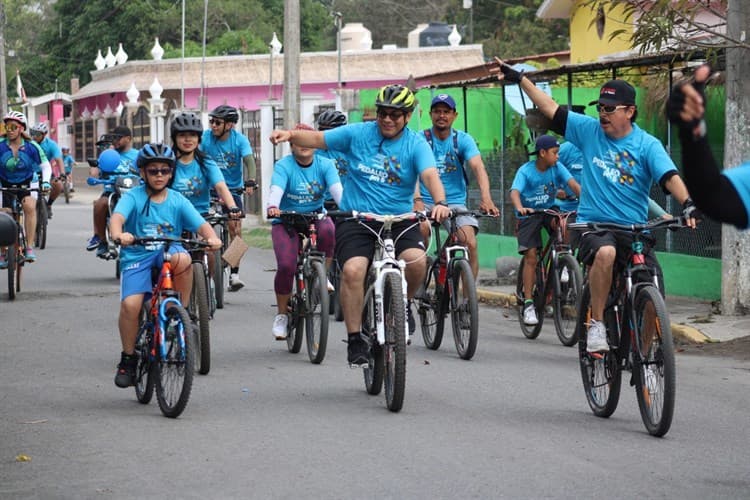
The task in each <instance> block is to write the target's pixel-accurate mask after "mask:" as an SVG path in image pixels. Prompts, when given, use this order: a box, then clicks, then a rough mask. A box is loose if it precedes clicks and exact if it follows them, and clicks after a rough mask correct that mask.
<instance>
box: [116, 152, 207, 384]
mask: <svg viewBox="0 0 750 500" xmlns="http://www.w3.org/2000/svg"><path fill="white" fill-rule="evenodd" d="M136 162H137V165H138V168H139V169H140V171H141V177H142V178H143V180H144V181H145V183H144V184H142V185H140V186H138V187H136V188H134V189H132V190H130V191H128V192H127V193H125V194H123V196H122V198H121V199H120V201H119V202H118V203H117V206H116V207H115V211H114V213H113V214H112V218H111V220H110V232H111V234H112V239H113V240H119V241H120V243H121V245H122V248H121V252H120V259H121V260H120V269H121V275H120V279H121V281H120V317H119V320H118V325H119V329H120V341H121V342H122V353H121V355H120V363H119V364H118V366H117V372H116V374H115V385H117V387H129V386H131V385H133V384H134V382H135V367H136V364H137V362H138V358H137V355H136V354H135V352H134V351H135V340H136V337H137V335H138V315H139V313H140V311H141V306H142V305H143V300H144V297H145V295H146V294H147V293H149V292H150V291H151V290H152V282H151V270H152V269H154V268H160V267H161V265H162V263H163V261H162V258H163V251H162V245H161V244H154V245H150V246H145V247H144V246H140V245H135V246H132V245H133V243H134V242H135V238H137V237H145V236H166V237H174V238H179V237H180V236H181V235H182V231H183V230H188V231H192V232H196V233H198V235H199V236H200V237H201V238H203V239H204V240H206V241H207V242H208V243H209V244H210V245H211V248H212V249H214V250H216V249H218V248H221V240H220V239H218V238H217V237H216V233H214V230H213V228H212V227H211V225H210V224H209V223H208V222H206V221H205V220H203V217H201V214H199V213H198V211H197V210H196V209H195V207H193V205H191V204H190V202H189V201H188V200H187V198H185V197H184V196H182V195H181V194H180V193H178V192H177V191H174V190H172V189H169V188H168V187H167V184H169V181H170V180H171V179H172V174H173V172H174V167H175V155H174V152H173V151H172V149H171V148H170V147H169V146H166V145H164V144H147V145H145V146H144V147H143V149H141V151H140V152H139V154H138V157H137V160H136ZM170 251H171V254H170V257H169V259H170V262H171V264H172V279H173V280H174V286H175V290H177V291H178V292H179V294H180V297H181V300H182V302H183V303H185V304H186V303H188V302H189V301H190V291H191V287H192V281H193V273H192V272H191V271H190V266H191V259H190V254H188V253H187V251H186V250H185V249H184V248H182V247H181V246H179V245H173V246H171V247H170Z"/></svg>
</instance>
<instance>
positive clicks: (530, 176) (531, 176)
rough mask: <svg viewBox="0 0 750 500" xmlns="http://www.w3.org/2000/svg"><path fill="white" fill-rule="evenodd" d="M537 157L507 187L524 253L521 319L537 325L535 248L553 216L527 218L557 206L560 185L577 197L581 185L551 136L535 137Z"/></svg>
mask: <svg viewBox="0 0 750 500" xmlns="http://www.w3.org/2000/svg"><path fill="white" fill-rule="evenodd" d="M535 151H536V160H530V161H528V162H526V163H524V164H523V165H521V167H520V168H519V169H518V170H517V171H516V176H515V178H514V179H513V184H512V185H511V187H510V199H511V201H512V202H513V206H514V207H515V209H516V215H517V216H518V219H519V220H518V253H520V254H521V255H523V256H524V260H523V262H524V266H523V295H524V309H523V322H524V323H526V324H527V325H536V324H538V323H539V318H537V316H536V310H535V309H534V300H533V299H532V292H533V289H534V280H535V279H536V264H537V259H538V257H539V256H538V251H537V249H538V248H541V247H542V228H543V227H544V228H546V229H547V231H548V232H550V234H551V232H552V216H550V215H547V214H544V215H538V216H535V217H526V216H527V215H528V214H531V213H533V212H534V211H536V210H544V209H548V208H552V207H553V206H556V202H557V190H558V188H559V186H567V187H568V188H569V189H570V190H571V191H572V192H573V193H574V194H575V195H576V196H580V194H581V186H580V185H579V184H578V182H576V180H575V178H573V176H572V175H570V172H569V171H568V169H567V168H565V166H564V165H563V164H561V163H560V162H558V154H559V152H560V144H559V143H558V142H557V139H555V138H554V137H552V136H551V135H541V136H539V137H538V138H537V140H536V148H535Z"/></svg>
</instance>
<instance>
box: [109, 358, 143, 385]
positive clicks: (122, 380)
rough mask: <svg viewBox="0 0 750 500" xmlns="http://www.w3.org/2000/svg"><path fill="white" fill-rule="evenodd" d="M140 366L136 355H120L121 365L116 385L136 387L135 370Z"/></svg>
mask: <svg viewBox="0 0 750 500" xmlns="http://www.w3.org/2000/svg"><path fill="white" fill-rule="evenodd" d="M137 365H138V356H137V355H136V354H130V355H128V354H125V353H122V354H121V355H120V364H119V365H117V372H116V373H115V385H116V386H117V387H121V388H123V389H124V388H126V387H130V386H132V385H135V368H136V366H137Z"/></svg>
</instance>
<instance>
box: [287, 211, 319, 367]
mask: <svg viewBox="0 0 750 500" xmlns="http://www.w3.org/2000/svg"><path fill="white" fill-rule="evenodd" d="M325 217H326V214H324V213H317V212H308V213H303V212H294V211H286V210H283V211H281V214H280V218H281V220H282V223H283V224H285V225H286V226H287V228H288V230H290V231H298V229H299V226H300V225H304V226H305V229H306V230H307V239H306V240H304V238H303V236H304V234H303V232H302V231H298V232H300V238H299V249H298V251H297V268H296V271H295V273H294V291H293V292H292V296H291V298H290V299H289V316H290V317H289V322H288V323H287V336H286V343H287V348H288V349H289V352H291V353H298V352H299V351H300V348H301V347H302V329H303V328H304V331H305V337H306V339H307V355H308V357H309V358H310V362H312V363H315V364H318V363H321V362H322V361H323V358H325V355H326V347H327V346H328V314H329V313H328V299H329V296H328V275H327V273H326V256H325V254H324V253H323V252H321V251H319V250H318V232H317V229H316V227H315V221H317V220H321V219H324V218H325Z"/></svg>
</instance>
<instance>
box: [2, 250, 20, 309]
mask: <svg viewBox="0 0 750 500" xmlns="http://www.w3.org/2000/svg"><path fill="white" fill-rule="evenodd" d="M17 260H18V243H14V244H12V245H10V246H9V247H8V248H7V249H6V250H5V262H7V263H8V300H15V298H16V272H17V269H16V268H17V262H16V261H17Z"/></svg>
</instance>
